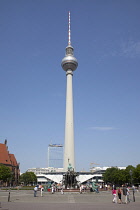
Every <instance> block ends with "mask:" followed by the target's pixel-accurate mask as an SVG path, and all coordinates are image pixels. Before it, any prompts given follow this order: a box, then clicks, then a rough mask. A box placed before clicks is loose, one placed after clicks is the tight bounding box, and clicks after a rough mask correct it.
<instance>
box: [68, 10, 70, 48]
mask: <svg viewBox="0 0 140 210" xmlns="http://www.w3.org/2000/svg"><path fill="white" fill-rule="evenodd" d="M68 26H69V27H68V28H69V29H68V45H71V30H70V11H69V22H68Z"/></svg>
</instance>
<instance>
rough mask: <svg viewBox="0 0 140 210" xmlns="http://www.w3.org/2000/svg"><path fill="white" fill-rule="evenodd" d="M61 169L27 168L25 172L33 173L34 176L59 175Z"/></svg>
mask: <svg viewBox="0 0 140 210" xmlns="http://www.w3.org/2000/svg"><path fill="white" fill-rule="evenodd" d="M62 171H63V168H53V167H48V168H29V169H28V170H27V172H34V174H35V175H39V174H48V173H53V172H56V173H59V172H62Z"/></svg>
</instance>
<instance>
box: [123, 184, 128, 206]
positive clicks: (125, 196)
mask: <svg viewBox="0 0 140 210" xmlns="http://www.w3.org/2000/svg"><path fill="white" fill-rule="evenodd" d="M123 195H124V203H126V204H127V188H126V185H123Z"/></svg>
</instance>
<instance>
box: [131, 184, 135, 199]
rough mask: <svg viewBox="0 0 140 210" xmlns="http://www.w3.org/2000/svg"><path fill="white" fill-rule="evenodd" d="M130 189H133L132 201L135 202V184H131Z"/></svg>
mask: <svg viewBox="0 0 140 210" xmlns="http://www.w3.org/2000/svg"><path fill="white" fill-rule="evenodd" d="M132 190H133V202H135V186H134V185H133V186H132Z"/></svg>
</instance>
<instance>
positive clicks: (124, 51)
mask: <svg viewBox="0 0 140 210" xmlns="http://www.w3.org/2000/svg"><path fill="white" fill-rule="evenodd" d="M121 55H123V56H126V57H131V58H133V57H138V56H140V41H138V42H135V41H133V40H129V41H127V42H123V43H122V46H121Z"/></svg>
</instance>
